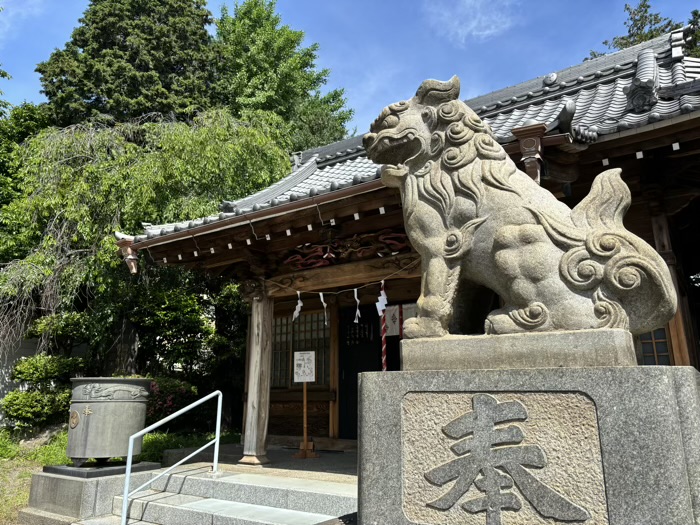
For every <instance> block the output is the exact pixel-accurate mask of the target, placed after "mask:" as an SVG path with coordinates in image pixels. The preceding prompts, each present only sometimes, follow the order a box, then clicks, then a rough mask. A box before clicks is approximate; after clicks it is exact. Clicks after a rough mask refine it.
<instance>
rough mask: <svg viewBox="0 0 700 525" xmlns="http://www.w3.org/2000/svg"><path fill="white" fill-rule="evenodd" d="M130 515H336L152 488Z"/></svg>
mask: <svg viewBox="0 0 700 525" xmlns="http://www.w3.org/2000/svg"><path fill="white" fill-rule="evenodd" d="M121 506H122V498H121V497H120V496H118V497H116V498H114V509H113V513H114V515H115V516H120V515H121ZM129 518H134V519H136V520H143V521H146V522H149V523H153V524H157V525H317V524H319V523H324V522H327V521H329V520H332V519H333V518H334V517H333V516H331V515H327V514H318V513H312V512H302V511H298V510H289V509H284V508H279V507H269V506H265V505H254V504H250V503H241V502H237V501H228V500H222V499H217V498H202V497H198V496H192V495H188V494H173V493H170V492H158V491H152V490H149V491H144V492H141V493H138V494H136V495H134V497H133V498H132V499H131V501H130V503H129ZM136 523H141V522H136ZM81 525H82V524H81ZM91 525H92V524H91Z"/></svg>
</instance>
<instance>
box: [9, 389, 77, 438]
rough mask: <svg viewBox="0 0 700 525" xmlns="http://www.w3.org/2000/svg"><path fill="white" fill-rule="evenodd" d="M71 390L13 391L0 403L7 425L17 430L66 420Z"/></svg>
mask: <svg viewBox="0 0 700 525" xmlns="http://www.w3.org/2000/svg"><path fill="white" fill-rule="evenodd" d="M70 398H71V389H70V388H63V389H61V390H50V391H43V390H25V391H22V390H13V391H12V392H10V393H9V394H7V395H6V396H5V397H4V398H3V399H2V401H0V408H2V410H3V412H4V413H5V417H6V418H7V421H8V423H10V424H11V425H13V426H14V427H16V428H18V429H29V428H40V427H42V426H45V425H49V424H52V423H60V422H62V421H63V420H66V419H67V418H68V416H67V414H68V408H69V407H70Z"/></svg>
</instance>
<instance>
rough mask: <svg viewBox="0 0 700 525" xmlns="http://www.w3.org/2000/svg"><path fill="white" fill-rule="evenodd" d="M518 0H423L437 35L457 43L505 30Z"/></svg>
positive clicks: (511, 21) (488, 36)
mask: <svg viewBox="0 0 700 525" xmlns="http://www.w3.org/2000/svg"><path fill="white" fill-rule="evenodd" d="M520 2H521V0H423V10H424V11H425V13H426V15H427V20H428V22H429V23H430V25H431V26H432V28H433V30H434V31H436V32H437V34H439V35H442V36H444V37H446V38H447V39H449V40H450V41H452V42H453V43H455V44H457V45H460V46H461V45H464V44H466V43H467V41H468V40H487V39H489V38H492V37H495V36H497V35H499V34H501V33H504V32H505V31H508V30H509V29H510V28H511V27H513V25H515V22H516V20H517V8H518V7H519V4H520Z"/></svg>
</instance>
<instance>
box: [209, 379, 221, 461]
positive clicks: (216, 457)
mask: <svg viewBox="0 0 700 525" xmlns="http://www.w3.org/2000/svg"><path fill="white" fill-rule="evenodd" d="M218 398H219V399H218V400H217V403H216V443H214V466H213V467H212V470H211V471H212V472H213V473H214V474H216V473H217V472H218V470H219V443H220V441H221V407H222V405H223V398H224V396H223V394H222V393H221V392H219V396H218Z"/></svg>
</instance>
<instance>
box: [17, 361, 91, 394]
mask: <svg viewBox="0 0 700 525" xmlns="http://www.w3.org/2000/svg"><path fill="white" fill-rule="evenodd" d="M83 366H84V363H83V360H82V359H81V358H79V357H62V356H55V355H45V354H39V355H35V356H31V357H24V358H22V359H20V360H19V361H18V362H17V364H15V367H14V369H13V370H12V379H13V380H14V381H20V382H24V383H29V384H30V385H31V386H32V387H34V389H40V388H42V387H51V386H57V387H58V386H64V385H65V386H67V385H70V378H71V376H75V375H76V374H78V373H80V372H81V371H82V369H83Z"/></svg>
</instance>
